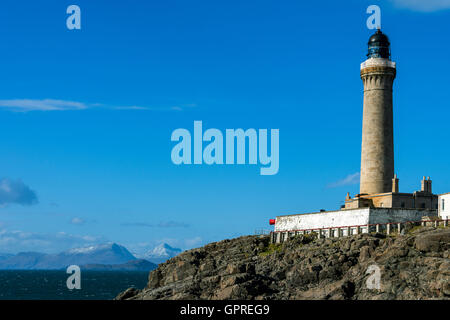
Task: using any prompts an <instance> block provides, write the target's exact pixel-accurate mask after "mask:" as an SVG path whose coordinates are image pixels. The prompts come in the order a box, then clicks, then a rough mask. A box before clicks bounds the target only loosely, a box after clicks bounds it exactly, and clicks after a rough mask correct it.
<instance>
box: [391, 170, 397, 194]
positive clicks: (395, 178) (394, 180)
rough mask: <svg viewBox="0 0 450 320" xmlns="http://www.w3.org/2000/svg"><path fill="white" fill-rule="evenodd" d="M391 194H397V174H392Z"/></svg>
mask: <svg viewBox="0 0 450 320" xmlns="http://www.w3.org/2000/svg"><path fill="white" fill-rule="evenodd" d="M392 192H393V193H398V178H397V174H394V179H392Z"/></svg>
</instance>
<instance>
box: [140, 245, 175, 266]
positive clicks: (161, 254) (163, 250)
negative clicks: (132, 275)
mask: <svg viewBox="0 0 450 320" xmlns="http://www.w3.org/2000/svg"><path fill="white" fill-rule="evenodd" d="M181 251H182V250H181V249H178V248H173V247H171V246H169V245H168V244H167V243H161V244H160V245H158V246H156V247H155V248H153V249H151V250H149V251H147V252H146V253H144V254H142V255H139V258H141V259H145V260H148V261H150V262H153V263H156V264H159V263H163V262H165V261H167V260H169V259H170V258H173V257H175V256H177V255H178V254H180V253H181Z"/></svg>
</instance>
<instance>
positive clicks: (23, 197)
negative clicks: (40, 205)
mask: <svg viewBox="0 0 450 320" xmlns="http://www.w3.org/2000/svg"><path fill="white" fill-rule="evenodd" d="M37 202H38V199H37V195H36V192H34V191H33V190H31V189H30V187H28V186H27V185H25V184H24V183H23V182H22V181H20V180H11V179H8V178H2V179H0V206H5V205H8V204H12V203H16V204H21V205H32V204H36V203H37Z"/></svg>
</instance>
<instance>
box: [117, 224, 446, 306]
mask: <svg viewBox="0 0 450 320" xmlns="http://www.w3.org/2000/svg"><path fill="white" fill-rule="evenodd" d="M449 249H450V229H449V228H446V229H442V228H437V229H435V228H427V227H419V228H415V229H413V230H410V231H408V232H406V234H403V235H392V236H386V235H383V234H360V235H355V236H351V237H345V238H328V239H315V238H314V237H313V236H308V235H307V236H297V237H295V238H293V239H290V240H289V241H287V242H286V243H283V244H278V245H275V244H269V237H268V236H245V237H240V238H236V239H232V240H223V241H220V242H216V243H211V244H208V245H206V246H204V247H202V248H198V249H193V250H189V251H186V252H183V253H182V254H180V255H178V256H176V257H174V258H172V259H170V260H169V261H167V262H166V263H163V264H160V265H159V267H158V268H157V269H155V270H153V271H152V272H151V273H150V276H149V281H148V285H147V287H146V288H144V289H142V290H131V289H129V290H127V291H126V292H124V293H122V294H120V295H119V296H118V297H117V299H151V300H153V299H263V300H264V299H352V300H353V299H411V300H415V299H449V298H450V257H449V251H450V250H449ZM372 265H375V267H370V266H372ZM369 267H370V268H369ZM374 268H376V269H377V270H379V271H380V282H379V283H380V288H379V289H376V288H374V289H369V288H368V286H367V282H368V278H369V277H372V276H374V275H373V274H371V273H370V272H369V273H367V272H368V270H369V271H370V270H374Z"/></svg>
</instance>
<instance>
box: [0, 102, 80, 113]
mask: <svg viewBox="0 0 450 320" xmlns="http://www.w3.org/2000/svg"><path fill="white" fill-rule="evenodd" d="M0 107H1V108H5V109H10V110H14V111H22V112H26V111H63V110H82V109H87V108H88V105H86V104H84V103H82V102H76V101H65V100H54V99H43V100H36V99H14V100H0Z"/></svg>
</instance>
